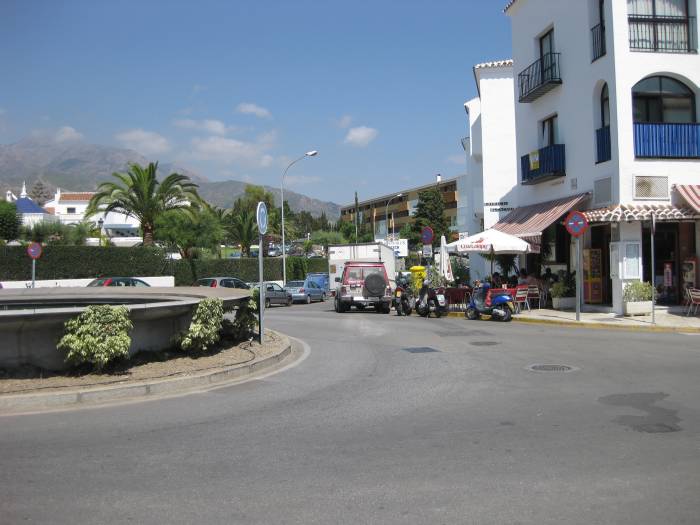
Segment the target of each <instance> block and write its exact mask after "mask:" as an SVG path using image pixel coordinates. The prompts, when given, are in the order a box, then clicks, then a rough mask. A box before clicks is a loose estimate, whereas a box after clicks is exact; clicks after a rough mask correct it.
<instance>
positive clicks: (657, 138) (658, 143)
mask: <svg viewBox="0 0 700 525" xmlns="http://www.w3.org/2000/svg"><path fill="white" fill-rule="evenodd" d="M634 156H635V157H637V158H642V159H700V124H646V123H635V124H634Z"/></svg>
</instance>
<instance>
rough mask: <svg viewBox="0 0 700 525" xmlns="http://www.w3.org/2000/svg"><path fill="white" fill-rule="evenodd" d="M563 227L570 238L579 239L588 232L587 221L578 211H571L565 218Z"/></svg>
mask: <svg viewBox="0 0 700 525" xmlns="http://www.w3.org/2000/svg"><path fill="white" fill-rule="evenodd" d="M564 226H565V227H566V231H568V232H569V233H570V234H571V236H572V237H581V236H582V235H583V234H584V233H586V230H588V219H586V216H585V215H584V214H583V213H581V212H580V211H572V212H571V213H569V215H568V216H567V217H566V220H565V221H564Z"/></svg>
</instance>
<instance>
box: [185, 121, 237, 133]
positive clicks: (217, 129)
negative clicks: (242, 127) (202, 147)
mask: <svg viewBox="0 0 700 525" xmlns="http://www.w3.org/2000/svg"><path fill="white" fill-rule="evenodd" d="M173 124H175V126H177V127H178V128H184V129H196V130H198V131H205V132H207V133H211V134H212V135H226V133H227V132H228V131H230V129H231V128H228V127H226V124H224V123H223V122H221V121H220V120H214V119H205V120H193V119H189V118H186V119H179V120H175V121H173Z"/></svg>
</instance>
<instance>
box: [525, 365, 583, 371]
mask: <svg viewBox="0 0 700 525" xmlns="http://www.w3.org/2000/svg"><path fill="white" fill-rule="evenodd" d="M527 369H528V370H531V371H533V372H572V371H573V370H575V368H574V367H573V366H569V365H530V366H528V367H527Z"/></svg>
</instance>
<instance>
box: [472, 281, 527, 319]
mask: <svg viewBox="0 0 700 525" xmlns="http://www.w3.org/2000/svg"><path fill="white" fill-rule="evenodd" d="M489 288H491V285H489V284H488V283H483V284H481V285H478V286H476V287H474V291H473V292H472V297H471V299H470V300H469V306H467V311H466V313H465V316H466V318H467V319H469V320H471V321H475V320H476V319H480V318H481V316H482V315H490V316H491V319H498V320H500V321H503V322H508V321H510V320H511V319H512V318H513V312H515V305H514V303H513V297H511V295H510V294H507V293H499V294H498V295H496V296H492V297H491V306H486V297H487V295H488V291H489Z"/></svg>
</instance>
